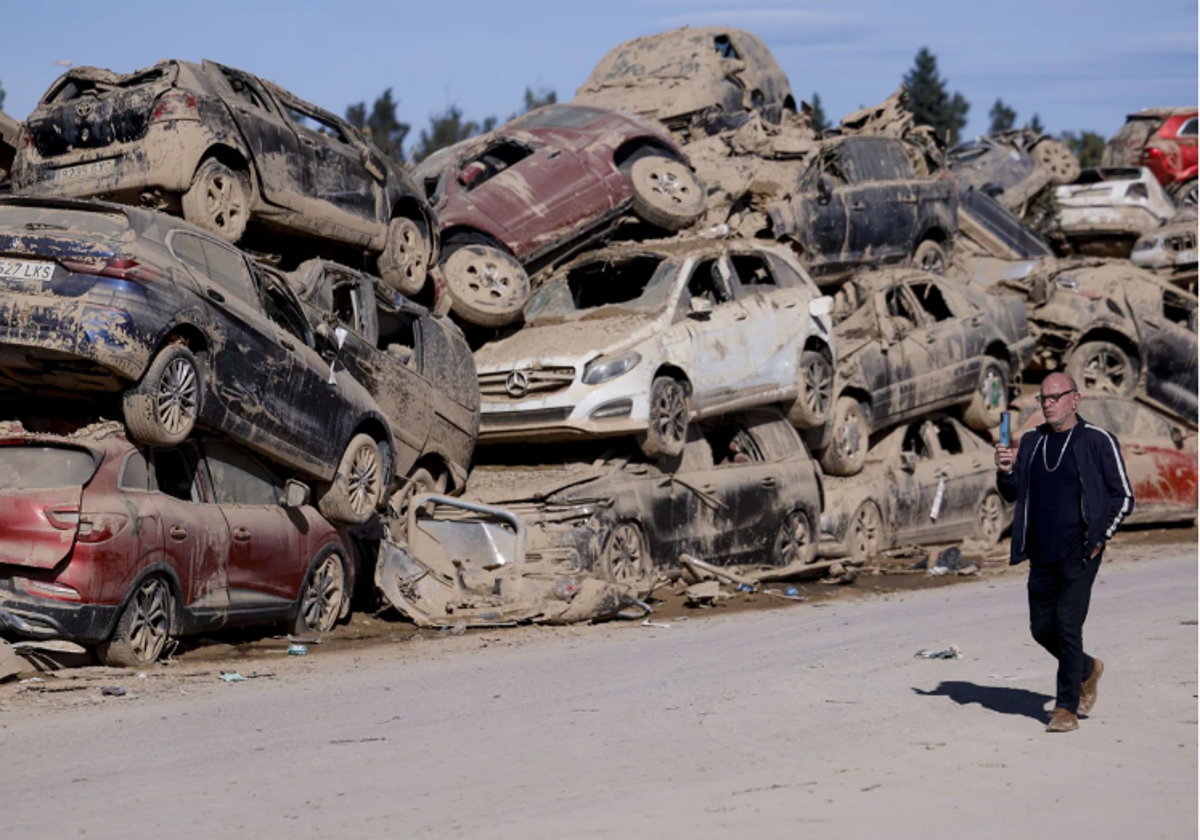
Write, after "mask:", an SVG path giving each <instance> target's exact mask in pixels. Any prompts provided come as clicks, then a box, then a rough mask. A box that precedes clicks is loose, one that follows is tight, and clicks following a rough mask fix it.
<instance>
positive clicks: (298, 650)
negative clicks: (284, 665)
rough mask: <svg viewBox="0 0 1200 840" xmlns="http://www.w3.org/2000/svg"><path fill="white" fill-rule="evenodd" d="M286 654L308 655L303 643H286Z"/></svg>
mask: <svg viewBox="0 0 1200 840" xmlns="http://www.w3.org/2000/svg"><path fill="white" fill-rule="evenodd" d="M287 652H288V656H308V647H307V646H305V645H288V649H287Z"/></svg>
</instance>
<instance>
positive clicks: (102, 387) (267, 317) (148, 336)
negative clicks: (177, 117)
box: [0, 198, 393, 522]
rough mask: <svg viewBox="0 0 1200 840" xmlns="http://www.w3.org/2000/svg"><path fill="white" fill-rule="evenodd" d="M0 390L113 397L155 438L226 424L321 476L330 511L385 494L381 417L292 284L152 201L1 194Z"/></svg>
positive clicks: (174, 440) (365, 510) (136, 427)
mask: <svg viewBox="0 0 1200 840" xmlns="http://www.w3.org/2000/svg"><path fill="white" fill-rule="evenodd" d="M0 391H10V392H11V391H20V392H23V393H26V394H36V395H37V396H39V397H41V396H44V395H65V396H76V397H86V398H90V399H95V398H102V397H105V396H112V397H119V398H120V403H121V408H120V410H121V411H122V414H123V417H124V420H125V425H126V426H127V428H128V429H129V432H130V434H131V435H132V436H133V437H134V439H136V440H138V441H139V442H142V443H147V444H152V445H157V446H172V445H176V444H179V443H182V442H183V441H184V440H186V439H187V437H188V436H189V435H190V434H191V433H192V431H193V429H194V428H196V427H204V428H208V429H212V430H216V431H220V432H223V433H225V434H227V435H229V436H230V437H232V438H233V439H235V440H236V441H238V442H240V443H242V444H245V445H246V446H249V447H250V448H252V449H254V450H256V451H258V452H259V453H261V454H263V455H266V456H267V457H269V458H271V459H273V460H275V461H277V462H279V463H280V464H282V465H284V466H286V467H288V468H290V469H294V470H299V471H301V472H303V473H305V474H306V475H308V476H311V477H313V478H316V479H318V480H319V481H320V482H322V484H321V485H320V495H321V499H320V506H321V510H322V512H323V513H324V514H325V515H326V516H328V517H330V518H331V519H336V520H339V521H346V522H362V521H364V520H365V519H366V518H367V517H368V516H369V515H370V513H371V512H372V511H373V510H374V509H375V508H376V507H377V506H378V505H379V503H380V502H381V501H382V498H383V495H384V489H385V487H384V483H385V480H386V470H385V469H384V468H383V462H382V461H381V459H380V450H381V449H384V450H387V451H391V449H392V445H393V444H392V433H391V431H390V429H389V425H388V422H387V420H386V418H385V417H384V416H383V414H382V413H381V412H380V410H379V407H378V405H377V404H376V402H375V399H374V398H373V397H372V396H371V395H370V394H369V393H368V392H367V391H366V389H365V388H363V386H362V385H360V384H359V383H358V382H357V381H355V380H354V379H353V378H351V377H350V376H341V377H339V378H332V377H331V375H330V365H329V363H328V362H326V361H325V360H324V359H322V358H321V356H320V355H319V354H318V352H317V350H316V346H315V339H314V335H313V332H312V330H311V329H310V328H309V325H308V322H307V320H306V319H305V316H304V311H303V309H302V308H301V305H300V303H299V301H298V300H297V299H296V297H295V295H294V293H293V292H292V291H291V290H290V289H289V288H288V286H287V284H286V283H284V282H282V281H270V282H263V281H260V279H259V278H257V277H256V276H255V274H254V273H253V271H252V269H251V266H250V264H249V262H248V261H247V259H246V257H245V255H243V254H242V252H241V251H239V250H238V249H236V248H234V247H233V246H231V245H228V244H226V243H225V242H223V241H221V240H220V239H217V238H216V237H214V236H212V235H211V234H208V233H206V232H205V231H203V230H201V229H200V228H197V227H195V226H194V225H190V224H188V223H187V222H185V221H183V220H181V219H176V218H174V217H172V216H168V215H166V214H163V213H158V212H156V211H153V210H142V209H139V208H134V207H129V206H126V205H119V204H104V203H100V202H94V201H77V200H72V199H35V198H8V199H3V200H0Z"/></svg>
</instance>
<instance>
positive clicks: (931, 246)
mask: <svg viewBox="0 0 1200 840" xmlns="http://www.w3.org/2000/svg"><path fill="white" fill-rule="evenodd" d="M913 265H915V266H916V267H917V268H919V269H921V270H922V271H928V272H929V273H930V274H939V275H940V274H945V273H946V250H945V249H944V248H943V247H942V246H941V245H939V244H938V243H936V242H934V241H933V240H932V239H926V240H925V241H924V242H922V243H921V244H920V245H918V246H917V250H916V251H914V252H913Z"/></svg>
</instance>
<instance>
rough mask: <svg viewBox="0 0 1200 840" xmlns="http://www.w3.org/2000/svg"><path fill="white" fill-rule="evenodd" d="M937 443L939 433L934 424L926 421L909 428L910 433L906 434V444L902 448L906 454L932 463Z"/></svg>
mask: <svg viewBox="0 0 1200 840" xmlns="http://www.w3.org/2000/svg"><path fill="white" fill-rule="evenodd" d="M936 443H937V431H936V429H934V427H933V424H932V423H930V422H929V421H928V420H926V421H923V422H921V423H913V424H912V425H911V426H909V427H908V431H907V432H905V433H904V443H903V444H902V445H901V447H900V448H901V450H902V451H904V452H911V453H913V454H914V455H916V456H917V457H918V458H920V459H921V460H922V461H932V460H933V457H934V452H935V451H936V449H935V445H936Z"/></svg>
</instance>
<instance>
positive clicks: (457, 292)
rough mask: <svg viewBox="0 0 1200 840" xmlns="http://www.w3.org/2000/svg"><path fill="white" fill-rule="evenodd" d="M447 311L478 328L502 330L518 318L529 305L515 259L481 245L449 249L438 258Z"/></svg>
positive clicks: (525, 281) (526, 279)
mask: <svg viewBox="0 0 1200 840" xmlns="http://www.w3.org/2000/svg"><path fill="white" fill-rule="evenodd" d="M442 277H443V278H444V279H445V281H446V292H447V294H449V296H450V308H451V309H453V310H454V312H455V314H457V315H458V316H459V317H460V318H462V319H463V320H464V321H468V322H470V323H472V324H475V325H476V326H480V327H503V326H505V325H507V324H511V323H512V322H513V321H516V320H517V319H518V318H520V317H521V312H522V310H524V308H525V304H526V303H527V302H528V301H529V294H530V285H529V275H528V274H527V273H526V271H525V267H524V266H522V265H521V264H520V263H519V262H517V259H516V257H514V256H513V255H512V254H510V253H508V252H507V251H505V250H504V249H502V248H499V247H497V246H495V245H489V244H486V243H482V242H468V243H465V244H461V245H458V246H450V247H448V248H447V249H446V254H445V255H444V256H443V257H442Z"/></svg>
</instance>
